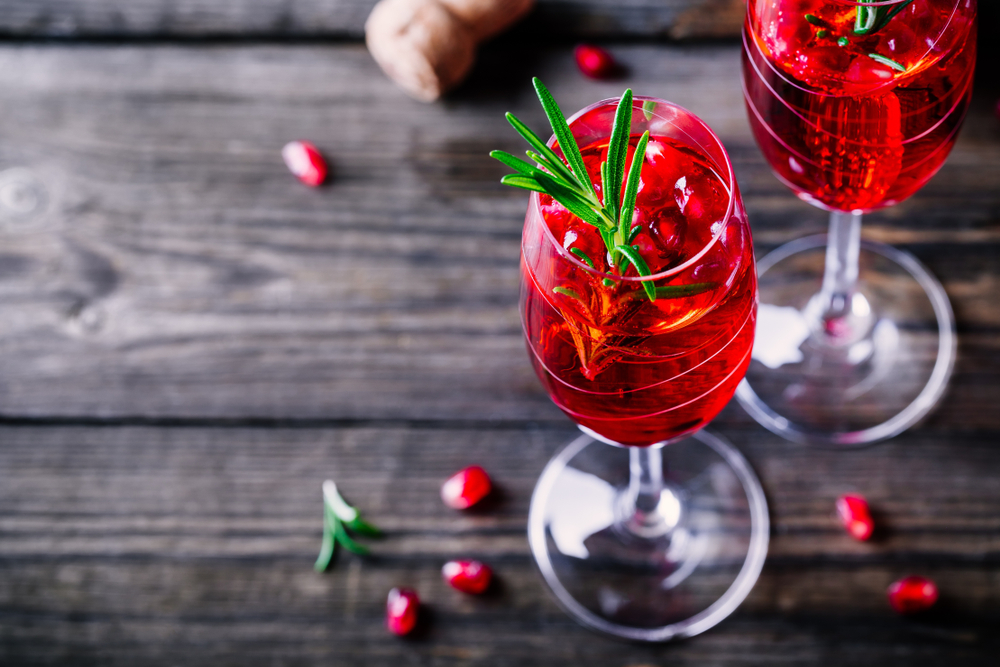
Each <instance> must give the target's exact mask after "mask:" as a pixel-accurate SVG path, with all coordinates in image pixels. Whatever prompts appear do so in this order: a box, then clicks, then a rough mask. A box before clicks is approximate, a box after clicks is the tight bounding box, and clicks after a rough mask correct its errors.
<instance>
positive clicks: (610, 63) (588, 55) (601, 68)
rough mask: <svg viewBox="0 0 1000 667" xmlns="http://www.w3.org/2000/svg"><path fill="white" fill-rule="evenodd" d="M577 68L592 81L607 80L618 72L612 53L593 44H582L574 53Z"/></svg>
mask: <svg viewBox="0 0 1000 667" xmlns="http://www.w3.org/2000/svg"><path fill="white" fill-rule="evenodd" d="M573 56H574V57H575V58H576V66H577V67H579V68H580V71H581V72H583V73H584V74H586V75H587V76H589V77H590V78H591V79H606V78H608V77H609V76H612V75H614V74H615V72H617V70H618V64H617V63H616V62H615V59H614V58H613V57H612V55H611V54H610V53H608V52H607V51H605V50H604V49H602V48H601V47H599V46H594V45H593V44H580V45H579V46H577V47H576V49H575V50H574V51H573Z"/></svg>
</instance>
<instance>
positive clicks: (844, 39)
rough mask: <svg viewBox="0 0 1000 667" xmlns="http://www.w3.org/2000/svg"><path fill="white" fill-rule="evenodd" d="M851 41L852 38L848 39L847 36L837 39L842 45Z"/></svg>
mask: <svg viewBox="0 0 1000 667" xmlns="http://www.w3.org/2000/svg"><path fill="white" fill-rule="evenodd" d="M850 43H851V40H849V39H847V38H846V37H841V38H840V39H838V40H837V44H839V45H840V46H847V45H848V44H850Z"/></svg>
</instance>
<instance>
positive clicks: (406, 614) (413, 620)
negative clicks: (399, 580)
mask: <svg viewBox="0 0 1000 667" xmlns="http://www.w3.org/2000/svg"><path fill="white" fill-rule="evenodd" d="M419 608H420V598H419V597H417V592H416V591H414V590H413V589H410V588H393V589H392V590H391V591H389V599H388V600H387V601H386V604H385V622H386V624H387V625H388V626H389V630H390V631H391V632H392V633H393V634H396V635H399V636H400V637H402V636H403V635H408V634H410V633H411V632H413V628H414V627H416V625H417V611H418V609H419Z"/></svg>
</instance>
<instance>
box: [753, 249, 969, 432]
mask: <svg viewBox="0 0 1000 667" xmlns="http://www.w3.org/2000/svg"><path fill="white" fill-rule="evenodd" d="M826 243H827V237H826V235H825V234H823V235H818V236H811V237H808V238H804V239H799V240H797V241H793V242H791V243H788V244H786V245H784V246H782V247H780V248H778V249H777V250H775V251H774V252H772V253H770V254H769V255H767V256H766V257H764V259H763V260H761V261H760V262H759V263H758V264H757V270H758V275H759V278H760V309H759V311H758V319H757V335H756V339H755V343H754V349H753V359H752V361H751V362H750V368H749V370H748V371H747V375H746V378H745V379H744V380H743V382H742V383H741V384H740V386H739V389H737V391H736V397H737V398H738V399H739V401H740V404H742V405H743V407H744V408H745V409H746V410H747V412H749V413H750V415H751V416H752V417H753V418H754V419H756V420H757V421H758V422H759V423H760V424H762V425H763V426H765V427H767V428H768V429H770V430H771V431H773V432H774V433H777V434H778V435H781V436H782V437H784V438H787V439H788V440H792V441H795V442H804V443H810V444H817V445H833V446H844V447H851V446H861V445H865V444H870V443H873V442H877V441H879V440H884V439H886V438H891V437H892V436H894V435H897V434H898V433H901V432H902V431H904V430H906V429H907V428H909V427H910V426H912V425H913V424H914V423H916V422H917V421H918V420H919V419H920V418H921V417H923V416H924V415H926V414H927V413H928V412H930V410H931V408H933V407H934V405H935V404H936V403H937V401H938V399H940V398H941V395H942V394H943V393H944V390H945V386H946V385H947V382H948V378H949V377H950V375H951V370H952V366H953V365H954V361H955V347H956V337H955V318H954V315H953V314H952V310H951V304H950V303H949V302H948V297H947V295H946V294H945V291H944V288H942V287H941V284H940V283H939V282H938V281H937V280H936V279H935V278H934V277H933V276H932V275H931V274H930V273H928V271H927V269H925V268H924V267H923V265H921V264H920V262H918V261H917V260H916V258H914V257H913V256H912V255H910V254H908V253H905V252H903V251H901V250H897V249H895V248H893V247H891V246H887V245H884V244H881V243H870V242H862V243H861V255H860V275H859V278H858V281H857V285H856V290H855V293H854V294H853V296H852V297H851V298H850V303H849V304H845V307H844V309H843V313H844V316H843V317H838V318H836V319H830V318H827V319H823V317H821V307H820V305H819V304H817V303H816V301H817V299H816V295H817V293H818V292H819V291H820V286H821V283H822V280H823V267H824V259H825V253H826Z"/></svg>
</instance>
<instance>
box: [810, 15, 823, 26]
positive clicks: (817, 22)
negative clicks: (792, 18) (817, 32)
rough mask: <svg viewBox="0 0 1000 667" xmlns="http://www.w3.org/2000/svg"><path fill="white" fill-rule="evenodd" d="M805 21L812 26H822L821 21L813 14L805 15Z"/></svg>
mask: <svg viewBox="0 0 1000 667" xmlns="http://www.w3.org/2000/svg"><path fill="white" fill-rule="evenodd" d="M806 21H809V23H812V24H813V25H823V19H821V18H820V17H818V16H816V15H815V14H806Z"/></svg>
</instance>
